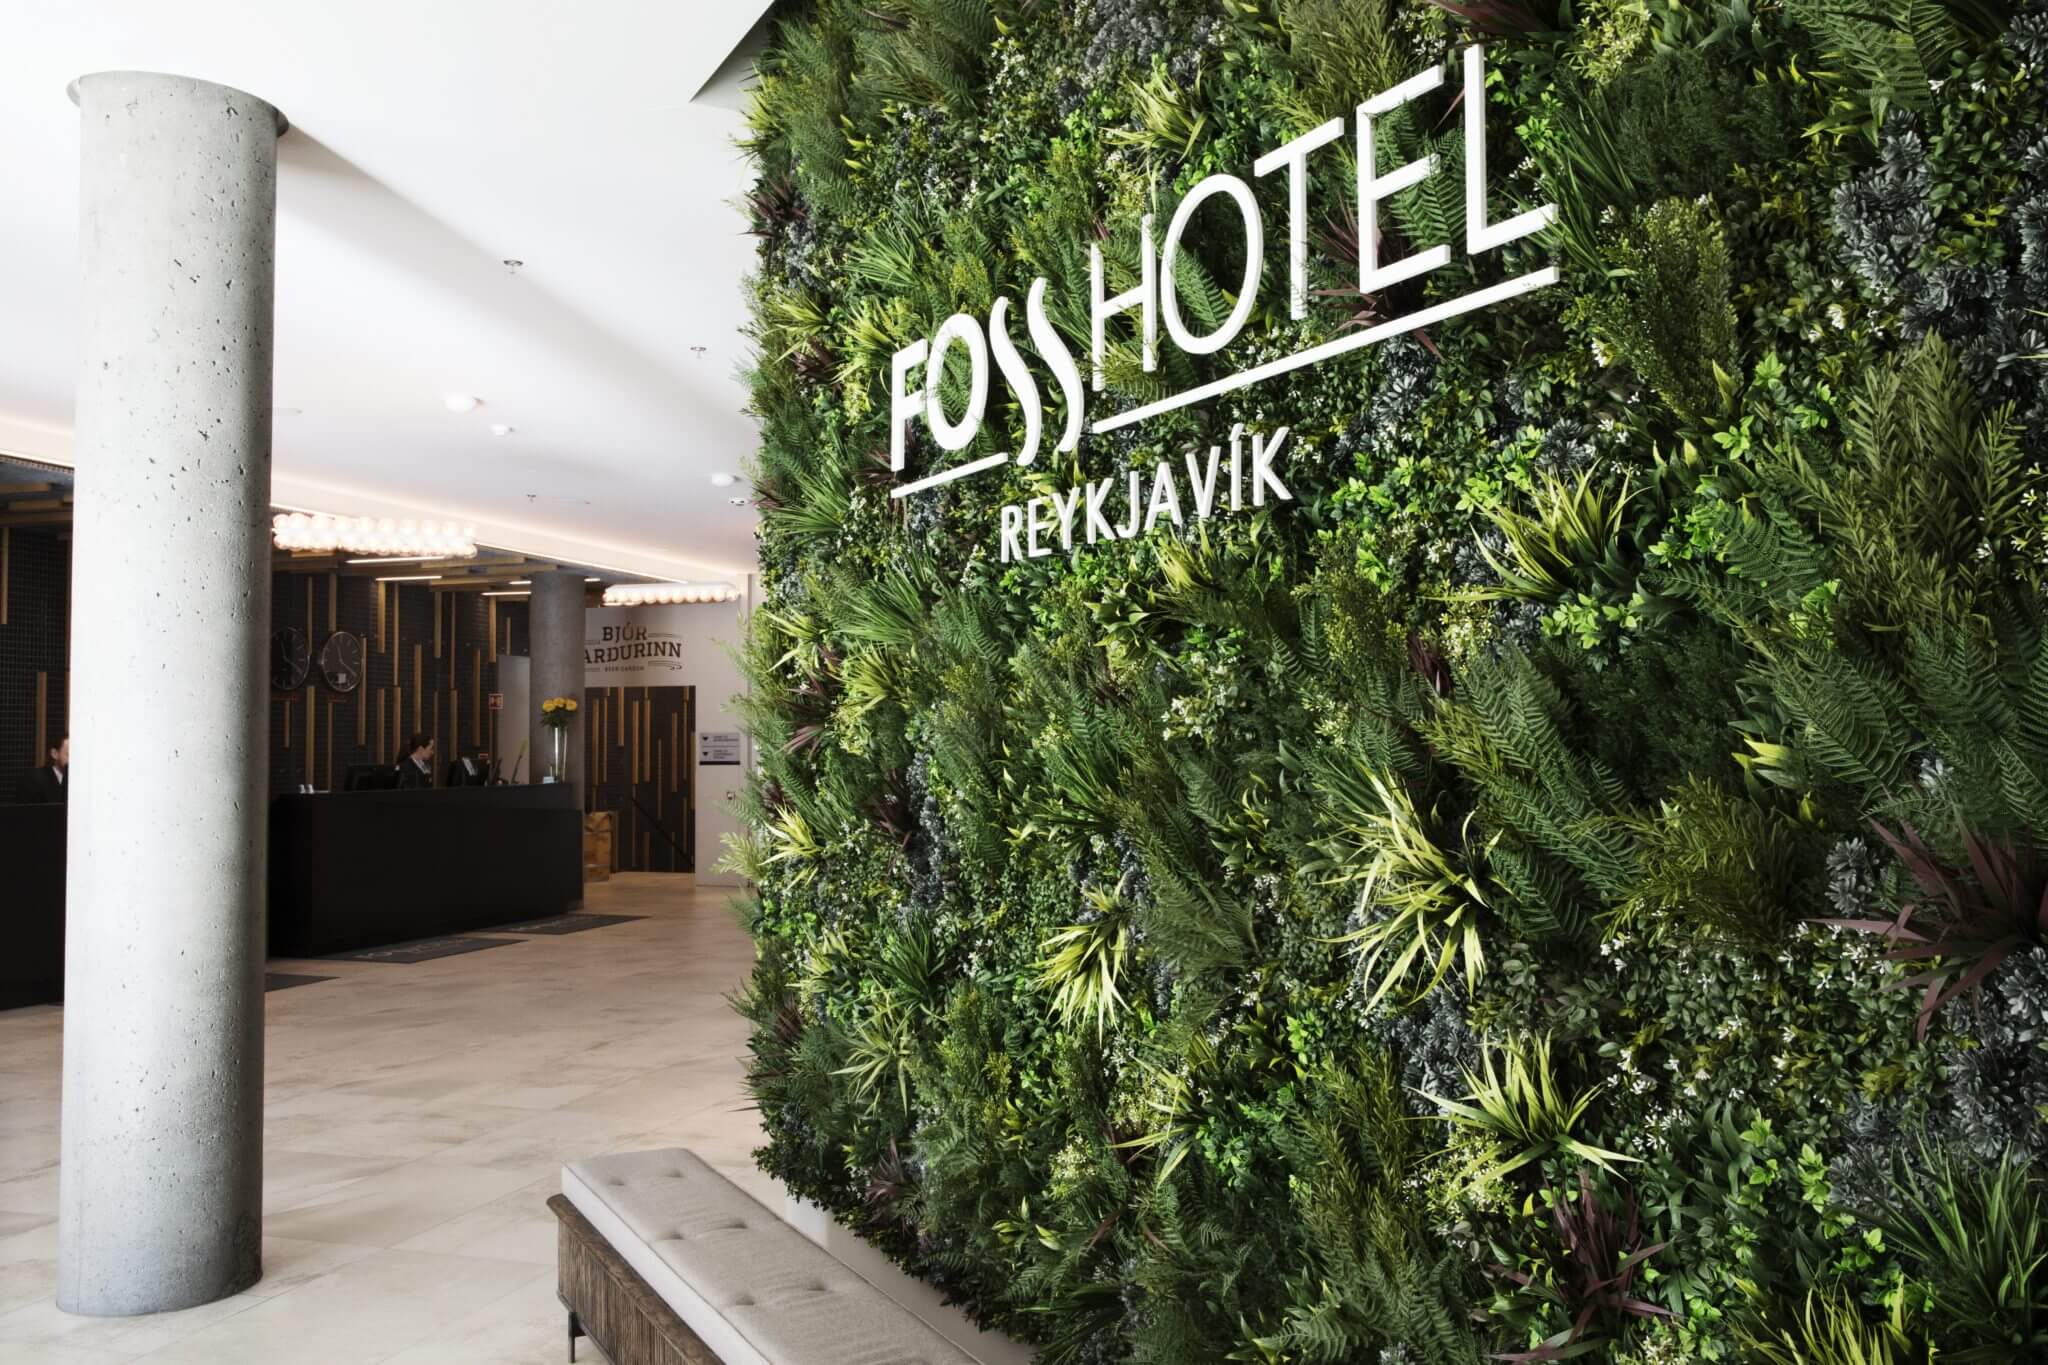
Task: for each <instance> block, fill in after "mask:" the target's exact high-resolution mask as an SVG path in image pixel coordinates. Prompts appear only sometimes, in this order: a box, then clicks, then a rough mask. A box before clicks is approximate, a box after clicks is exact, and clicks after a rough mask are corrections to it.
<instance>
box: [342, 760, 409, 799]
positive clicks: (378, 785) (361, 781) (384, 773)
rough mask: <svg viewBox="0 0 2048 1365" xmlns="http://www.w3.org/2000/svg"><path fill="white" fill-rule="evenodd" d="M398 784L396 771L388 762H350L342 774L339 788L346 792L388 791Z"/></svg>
mask: <svg viewBox="0 0 2048 1365" xmlns="http://www.w3.org/2000/svg"><path fill="white" fill-rule="evenodd" d="M397 785H398V771H397V769H395V768H393V767H392V766H391V765H390V764H389V763H351V764H349V765H348V767H347V769H345V770H344V772H343V774H342V783H341V789H342V790H343V791H347V792H377V791H390V790H391V789H392V788H393V787H396V786H397Z"/></svg>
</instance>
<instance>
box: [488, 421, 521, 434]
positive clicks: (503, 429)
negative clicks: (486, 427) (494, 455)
mask: <svg viewBox="0 0 2048 1365" xmlns="http://www.w3.org/2000/svg"><path fill="white" fill-rule="evenodd" d="M517 430H519V428H518V427H515V426H510V425H507V424H506V423H504V422H493V423H491V435H493V436H510V435H511V434H512V433H513V432H515V431H517Z"/></svg>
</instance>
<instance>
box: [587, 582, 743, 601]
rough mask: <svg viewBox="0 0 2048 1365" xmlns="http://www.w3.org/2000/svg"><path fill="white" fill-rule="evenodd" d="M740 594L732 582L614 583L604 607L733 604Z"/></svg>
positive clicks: (608, 591) (605, 593)
mask: <svg viewBox="0 0 2048 1365" xmlns="http://www.w3.org/2000/svg"><path fill="white" fill-rule="evenodd" d="M739 595H740V593H739V589H737V588H735V587H734V586H733V585H732V584H730V583H614V584H612V586H610V587H609V588H606V589H605V590H604V604H605V605H606V606H608V607H655V606H672V605H674V604H676V603H679V602H730V601H732V600H734V599H735V598H737V597H738V596H739Z"/></svg>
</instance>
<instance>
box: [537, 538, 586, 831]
mask: <svg viewBox="0 0 2048 1365" xmlns="http://www.w3.org/2000/svg"><path fill="white" fill-rule="evenodd" d="M586 591H587V589H586V588H585V586H584V583H583V575H582V574H580V573H561V572H556V573H537V574H535V575H534V576H533V596H531V597H529V598H528V599H527V618H526V619H527V630H526V634H527V641H528V643H527V648H528V649H529V650H530V651H532V656H531V657H532V659H533V729H532V734H533V764H532V772H533V775H534V777H533V780H534V781H536V782H538V781H539V780H540V779H541V777H542V776H544V775H545V774H546V773H547V770H548V759H549V755H551V754H552V753H553V752H554V750H553V748H552V746H553V744H554V737H553V735H552V734H551V733H550V731H549V730H548V728H547V727H546V726H545V725H542V724H541V723H540V704H541V703H542V702H543V701H546V700H547V699H548V698H549V697H574V698H576V700H577V702H578V704H579V705H580V704H581V703H582V701H583V599H584V596H585V594H586ZM584 724H585V718H584V715H583V713H582V712H581V711H579V712H577V717H576V722H575V723H574V724H572V725H571V726H570V727H569V764H568V772H567V774H566V776H567V780H568V781H569V782H570V783H571V784H573V785H574V786H575V788H576V790H577V793H578V795H579V796H580V795H581V794H582V792H583V791H584V786H583V729H584Z"/></svg>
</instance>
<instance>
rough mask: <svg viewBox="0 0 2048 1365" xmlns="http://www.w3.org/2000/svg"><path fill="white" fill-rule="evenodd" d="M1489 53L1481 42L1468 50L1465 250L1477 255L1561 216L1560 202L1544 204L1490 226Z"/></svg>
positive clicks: (1536, 230) (1466, 54) (1538, 228)
mask: <svg viewBox="0 0 2048 1365" xmlns="http://www.w3.org/2000/svg"><path fill="white" fill-rule="evenodd" d="M1485 52H1486V49H1484V48H1482V47H1480V46H1479V45H1478V44H1477V43H1474V44H1473V45H1472V46H1471V47H1468V48H1466V49H1465V250H1467V251H1469V252H1471V253H1472V254H1473V255H1474V256H1477V255H1478V254H1479V253H1480V252H1482V251H1491V250H1493V249H1494V248H1495V247H1497V246H1506V245H1507V244H1508V243H1509V242H1512V241H1514V240H1515V239H1517V238H1519V237H1527V236H1528V235H1529V234H1530V233H1532V232H1540V231H1542V230H1543V229H1544V228H1546V227H1549V226H1550V224H1551V221H1552V220H1553V219H1555V218H1556V217H1557V205H1555V204H1544V205H1542V206H1541V207H1539V208H1533V209H1530V210H1529V211H1528V212H1527V213H1518V214H1516V215H1515V216H1514V217H1513V218H1510V219H1508V220H1507V221H1506V222H1505V223H1502V224H1500V225H1499V226H1497V227H1489V226H1487V223H1486V59H1485Z"/></svg>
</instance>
